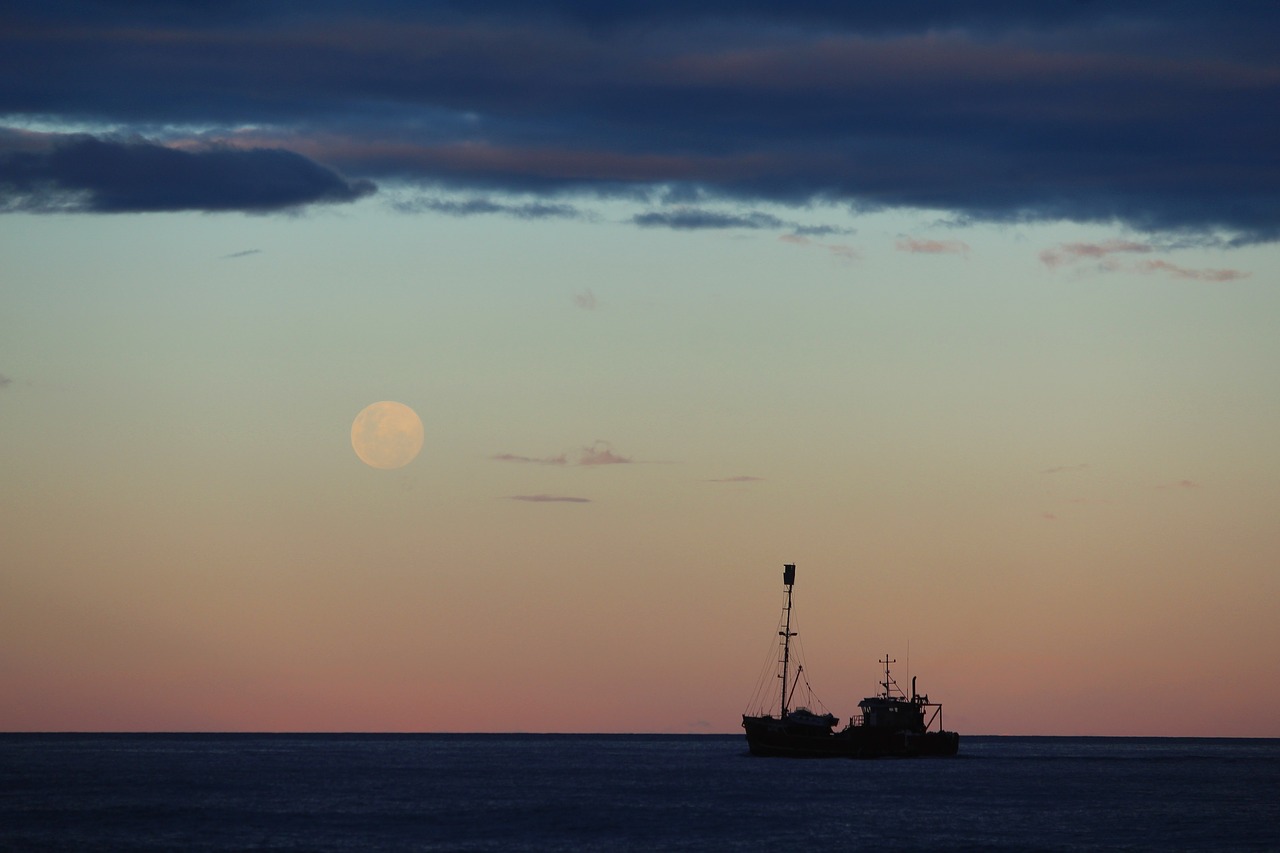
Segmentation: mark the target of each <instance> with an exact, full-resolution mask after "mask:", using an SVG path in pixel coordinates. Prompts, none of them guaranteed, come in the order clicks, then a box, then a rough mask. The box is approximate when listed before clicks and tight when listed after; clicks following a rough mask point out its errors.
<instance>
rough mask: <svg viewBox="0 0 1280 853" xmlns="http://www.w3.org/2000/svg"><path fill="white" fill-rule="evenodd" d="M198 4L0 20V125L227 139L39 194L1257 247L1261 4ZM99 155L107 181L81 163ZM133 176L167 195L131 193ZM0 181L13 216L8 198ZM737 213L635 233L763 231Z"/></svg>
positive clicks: (67, 1)
mask: <svg viewBox="0 0 1280 853" xmlns="http://www.w3.org/2000/svg"><path fill="white" fill-rule="evenodd" d="M209 6H210V4H195V3H131V4H125V5H123V6H122V5H121V4H111V3H94V2H87V0H46V2H41V3H36V2H34V1H33V0H32V1H31V2H24V0H18V2H15V3H11V4H7V7H6V11H5V12H0V57H3V58H2V59H0V70H2V71H3V73H0V115H7V116H9V117H10V118H11V120H15V121H16V120H19V119H22V117H31V118H32V120H35V119H37V118H39V119H41V120H54V121H63V122H66V123H69V124H75V123H81V124H89V123H93V122H108V123H111V124H113V125H116V126H121V125H122V126H125V127H128V128H135V129H138V130H139V132H142V131H147V129H148V128H156V127H161V128H166V129H167V130H166V133H172V130H171V129H172V128H175V127H191V128H199V133H198V134H197V132H196V131H194V130H193V131H191V136H192V138H193V139H195V138H206V137H207V136H208V134H210V133H212V134H213V135H215V136H217V137H218V138H220V139H222V140H224V141H228V142H234V143H235V144H236V146H237V149H235V150H236V151H237V152H238V153H237V154H235V155H233V154H232V153H231V152H230V151H227V152H221V153H219V152H216V151H210V152H205V153H203V154H199V155H197V154H195V153H194V152H191V153H187V152H184V153H187V156H189V157H191V158H193V159H191V160H187V161H181V160H180V158H179V157H178V156H177V155H176V154H175V153H173V148H172V146H171V145H168V144H167V143H168V142H169V141H170V140H169V138H168V137H166V138H165V139H164V140H160V141H165V142H166V145H165V146H160V149H161V150H150V149H146V148H143V149H139V150H134V149H130V148H128V147H127V146H122V145H120V144H118V143H108V142H105V141H102V144H103V145H105V146H106V150H105V151H99V152H96V153H95V152H94V151H93V150H92V146H91V145H90V144H89V143H84V142H82V143H78V144H77V145H76V146H74V147H73V150H69V151H66V152H64V153H65V154H66V155H67V156H68V157H69V158H70V159H72V160H74V161H75V162H76V163H77V164H79V166H80V167H81V168H80V169H79V171H77V170H76V169H75V168H73V165H72V164H70V163H67V164H61V165H58V167H57V168H55V164H54V163H53V162H52V161H49V162H47V163H46V164H45V165H44V166H43V168H44V170H45V173H44V176H43V184H41V186H45V187H51V188H53V189H55V190H56V189H60V188H61V189H62V190H64V191H65V192H70V193H73V194H74V193H81V194H83V196H82V197H83V198H85V199H87V201H85V202H84V203H83V204H84V207H85V209H89V210H117V209H156V210H164V209H184V208H185V207H186V206H195V207H198V208H200V209H248V210H271V209H278V208H280V207H288V206H292V205H296V204H305V203H310V202H311V201H341V200H349V199H350V198H353V197H357V196H358V195H360V194H361V193H363V192H367V191H368V189H369V185H368V184H363V183H358V182H352V181H347V180H345V179H343V178H341V177H339V175H338V172H337V171H333V170H339V171H341V173H343V174H346V175H354V176H360V177H361V178H363V179H366V180H367V179H378V180H380V181H406V182H410V183H418V184H421V185H429V186H435V187H442V188H446V189H452V190H458V189H461V190H466V191H469V192H473V193H479V194H481V195H482V196H484V197H488V195H489V194H493V193H501V192H511V193H520V194H526V195H527V194H541V195H545V196H546V197H547V199H548V202H547V204H548V205H551V206H544V207H538V206H531V207H527V208H521V209H516V208H512V207H509V206H506V207H504V206H503V203H502V202H496V201H495V202H491V203H492V204H493V205H497V206H496V207H494V208H493V209H489V210H486V209H481V206H477V205H476V204H474V203H471V204H470V205H469V206H463V207H458V206H457V205H456V204H455V203H452V202H445V203H441V204H443V206H441V205H440V204H437V205H434V206H433V205H432V204H426V205H421V206H418V207H417V208H416V209H433V210H438V211H440V212H445V213H454V214H457V215H465V214H470V213H482V212H498V213H506V214H509V215H524V216H529V217H535V218H536V217H543V216H563V215H568V213H567V209H565V208H562V207H556V206H555V205H558V204H562V202H559V201H556V200H555V198H554V196H556V195H557V194H562V193H564V192H565V191H583V190H586V191H590V192H594V193H623V192H630V193H637V192H640V193H650V194H651V197H652V195H661V194H662V193H668V194H672V195H673V196H678V195H680V194H681V192H683V193H684V194H685V196H686V197H691V198H698V199H714V200H718V201H725V200H730V201H734V200H736V201H739V202H742V203H743V204H745V205H746V206H747V208H748V210H749V209H750V205H752V204H753V203H757V202H761V201H772V202H782V203H789V204H806V203H809V202H813V201H825V202H837V203H844V204H848V205H850V206H852V207H853V208H855V209H859V210H866V209H879V208H885V207H911V208H930V209H937V210H942V211H947V212H949V213H950V214H951V215H952V216H953V217H955V218H956V219H958V220H961V221H963V220H966V219H969V220H983V221H1032V220H1058V219H1068V220H1075V221H1086V222H1124V223H1127V224H1129V225H1131V226H1133V227H1136V228H1138V229H1142V230H1147V231H1166V232H1185V233H1197V232H1198V233H1204V232H1226V233H1227V235H1228V236H1230V237H1234V239H1235V240H1236V241H1238V242H1249V241H1257V240H1274V239H1277V237H1280V154H1278V153H1277V152H1280V145H1277V144H1276V140H1277V139H1280V111H1277V110H1276V109H1275V104H1276V103H1277V102H1280V62H1278V61H1277V59H1276V53H1275V50H1274V44H1275V41H1276V38H1277V37H1278V36H1280V6H1278V5H1277V4H1275V3H1269V2H1246V0H1242V2H1237V3H1228V4H1223V3H1217V2H1207V0H1206V1H1205V2H1189V3H1179V4H1176V5H1171V4H1167V3H1156V2H1154V0H1152V2H1144V0H1116V2H1113V3H1106V4H1088V3H1077V2H1046V3H1033V4H1029V3H1021V2H1012V0H982V1H981V2H980V1H979V0H969V2H953V3H942V2H926V0H915V2H912V1H911V0H904V2H903V3H900V4H852V3H835V2H819V0H797V2H794V3H789V4H785V5H784V4H778V3H766V2H762V0H744V2H738V3H728V2H722V0H701V2H698V0H687V2H681V3H676V2H665V0H658V2H651V3H640V2H619V3H608V4H602V3H593V2H587V0H553V2H547V3H536V4H534V3H516V2H501V1H500V0H476V2H468V3H462V2H443V1H441V2H423V3H408V2H389V0H370V2H368V3H364V4H359V5H357V4H349V3H338V2H325V0H318V2H314V3H308V4H294V3H288V2H270V3H261V4H240V3H237V4H216V9H214V10H212V11H211V10H210V8H209ZM210 128H212V130H210ZM148 132H149V131H148ZM152 138H156V139H159V137H158V136H157V135H156V134H154V133H153V134H152ZM244 147H251V148H258V149H263V151H259V152H256V153H250V152H248V151H241V150H240V149H241V148H244ZM267 152H270V153H267ZM289 152H294V155H295V156H294V157H293V158H290V156H289ZM71 155H74V156H71ZM95 158H96V159H95ZM110 158H114V162H113V163H112V164H111V165H110V168H111V169H112V170H113V174H114V175H115V176H114V177H111V176H107V175H103V174H99V173H97V172H92V170H91V165H92V164H93V163H97V164H98V165H99V166H100V167H105V166H106V164H107V160H108V159H110ZM136 161H145V162H146V168H135V167H134V165H135V163H136ZM321 164H324V165H321ZM161 165H163V166H164V169H163V170H162V171H161V172H159V174H165V175H171V176H172V178H171V182H172V186H163V185H161V184H159V183H156V182H154V181H153V182H152V183H149V184H148V183H146V182H145V180H144V178H143V177H142V176H143V175H152V176H154V175H156V174H158V173H157V172H156V171H155V169H159V168H160V167H161ZM8 166H9V168H8V169H7V172H8V173H9V185H8V186H9V189H8V192H9V193H10V203H9V206H10V207H14V206H15V205H14V204H13V203H12V193H14V192H26V193H28V197H31V194H32V193H33V192H35V191H34V190H33V189H32V187H33V186H36V183H34V182H33V181H34V179H31V180H28V181H27V182H26V183H23V178H22V177H21V176H20V175H19V176H18V177H14V176H13V173H14V169H13V164H12V163H10V164H8ZM197 166H198V167H199V168H197ZM268 173H270V174H272V175H277V176H278V177H279V182H278V183H276V182H273V181H272V180H269V179H268ZM202 175H218V176H220V177H219V179H218V180H217V181H213V182H211V183H216V184H218V185H220V186H225V187H226V190H225V192H218V191H216V190H217V189H218V187H215V186H211V185H209V184H201V180H202V178H201V176H202ZM232 176H245V179H244V180H243V181H239V182H237V180H234V179H232ZM131 181H132V183H131ZM655 190H656V192H654V191H655ZM34 197H35V198H40V196H39V195H38V193H37V194H36V195H35V196H34ZM451 204H453V205H454V206H453V207H450V205H451ZM749 216H750V214H741V216H739V221H738V222H736V223H735V222H733V221H732V220H733V218H734V214H723V215H721V214H716V215H707V214H703V215H690V214H688V213H680V212H676V213H659V214H658V215H657V216H656V218H654V217H646V216H642V217H638V218H637V219H636V220H635V221H636V222H637V223H638V224H642V225H646V224H647V225H662V226H666V227H676V228H699V227H703V228H706V227H726V226H733V227H759V226H761V222H760V221H759V220H758V219H757V220H751V219H750V218H749ZM717 217H719V218H717Z"/></svg>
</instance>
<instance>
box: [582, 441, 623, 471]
mask: <svg viewBox="0 0 1280 853" xmlns="http://www.w3.org/2000/svg"><path fill="white" fill-rule="evenodd" d="M630 461H631V460H630V459H628V458H627V457H625V456H619V455H618V454H617V453H614V452H613V448H612V447H610V446H609V444H608V442H604V441H597V442H596V443H595V444H593V445H591V446H590V447H584V448H582V455H581V456H579V457H578V464H579V465H625V464H627V463H628V462H630Z"/></svg>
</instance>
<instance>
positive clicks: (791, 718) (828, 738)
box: [742, 563, 960, 758]
mask: <svg viewBox="0 0 1280 853" xmlns="http://www.w3.org/2000/svg"><path fill="white" fill-rule="evenodd" d="M795 582H796V567H795V565H794V564H791V563H788V564H787V565H785V566H783V568H782V583H783V585H784V586H785V587H786V590H787V603H786V606H785V608H784V609H783V615H782V619H781V620H779V624H780V627H781V630H780V631H779V632H778V635H779V636H780V637H781V638H782V641H781V646H782V656H781V658H780V659H779V661H778V664H779V666H780V672H779V673H778V678H779V679H781V681H782V689H781V691H780V692H778V693H776V694H774V695H776V696H777V697H778V709H777V713H776V714H774V713H772V710H773V709H772V708H770V709H769V710H770V713H755V714H743V715H742V727H743V728H744V729H746V733H747V747H748V749H749V750H750V751H751V754H752V755H760V756H769V757H781V758H917V757H926V756H951V755H955V754H956V753H957V752H958V751H959V749H960V735H959V734H958V733H956V732H949V731H946V730H944V729H943V728H942V704H941V703H939V702H930V701H929V697H928V696H924V695H921V694H919V693H917V692H916V680H915V678H914V677H912V679H911V694H910V695H909V696H908V695H907V694H906V693H905V692H904V691H903V690H902V689H901V688H900V687H899V686H898V683H897V682H896V681H895V680H894V678H893V675H892V671H891V670H890V665H891V664H893V663H896V661H895V660H893V659H891V658H890V657H889V656H888V655H887V654H886V655H885V656H884V657H883V658H882V659H881V660H880V661H879V662H880V663H881V664H883V665H884V680H883V681H881V682H880V687H881V688H882V690H881V692H880V693H878V694H877V695H875V696H868V697H867V698H866V699H863V700H862V701H861V702H859V703H858V708H859V711H860V713H858V714H856V715H854V716H853V717H851V718H850V720H849V723H848V725H846V726H845V727H844V728H842V729H839V730H837V729H836V726H837V725H838V724H839V722H840V720H839V718H838V717H837V716H835V715H834V714H832V713H830V712H828V711H826V709H825V708H821V709H820V711H815V710H811V709H810V708H809V707H804V706H801V707H790V705H791V702H792V700H793V699H794V698H795V697H794V693H795V690H796V688H797V687H798V686H799V685H800V682H801V681H802V680H803V681H804V683H805V685H806V687H807V686H808V679H807V678H805V676H804V667H803V665H801V664H799V663H798V662H797V665H796V667H795V672H794V674H793V673H792V672H791V669H792V657H793V655H792V638H793V637H795V636H797V634H796V633H795V632H793V631H792V630H791V597H792V590H793V588H794V586H795ZM770 692H771V693H772V691H771V690H770ZM810 692H812V691H810ZM809 704H813V703H812V702H810V703H809ZM819 704H820V703H819Z"/></svg>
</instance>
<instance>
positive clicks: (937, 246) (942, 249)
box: [896, 237, 969, 255]
mask: <svg viewBox="0 0 1280 853" xmlns="http://www.w3.org/2000/svg"><path fill="white" fill-rule="evenodd" d="M896 245H897V247H898V251H899V252H910V253H912V254H918V255H967V254H969V244H968V243H965V242H964V241H963V240H921V239H917V238H915V237H902V238H900V239H899V240H898V242H897V244H896Z"/></svg>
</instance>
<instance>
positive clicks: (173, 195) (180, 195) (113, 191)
mask: <svg viewBox="0 0 1280 853" xmlns="http://www.w3.org/2000/svg"><path fill="white" fill-rule="evenodd" d="M373 191H374V184H373V182H372V181H367V180H358V181H348V180H346V179H344V178H342V177H341V176H340V175H339V174H338V173H337V172H335V171H333V170H332V169H329V168H327V167H325V166H321V165H319V164H318V163H314V162H312V161H311V160H308V159H307V158H306V157H303V156H302V155H300V154H296V153H294V152H292V151H286V150H284V149H280V148H251V149H239V148H234V147H230V146H226V145H210V146H206V147H200V148H195V149H184V148H176V147H169V146H165V145H161V144H157V143H155V142H151V141H148V140H145V139H116V138H98V137H95V136H89V135H86V134H43V135H40V136H39V137H36V136H32V135H24V136H22V137H21V138H19V137H18V135H15V134H11V133H0V207H3V208H4V209H7V210H22V211H33V212H52V211H63V212H93V213H139V212H155V211H178V210H203V211H226V210H239V211H245V212H256V213H265V212H269V211H278V210H286V209H291V208H297V207H301V206H304V205H308V204H317V203H340V202H350V201H355V200H356V199H358V198H360V197H361V196H364V195H367V194H369V193H371V192H373Z"/></svg>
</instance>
